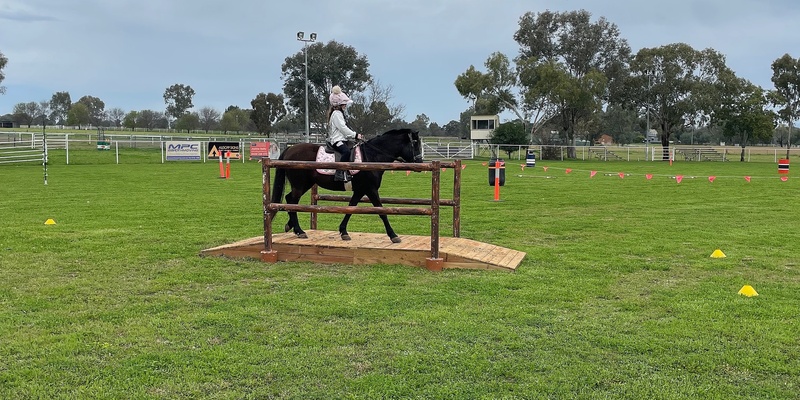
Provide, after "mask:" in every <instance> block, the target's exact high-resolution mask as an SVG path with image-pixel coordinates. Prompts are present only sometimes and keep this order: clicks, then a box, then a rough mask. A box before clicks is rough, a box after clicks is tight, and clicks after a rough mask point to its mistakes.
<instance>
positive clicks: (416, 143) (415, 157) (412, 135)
mask: <svg viewBox="0 0 800 400" xmlns="http://www.w3.org/2000/svg"><path fill="white" fill-rule="evenodd" d="M407 136H408V140H409V141H410V142H411V143H410V144H411V145H410V146H403V150H404V152H405V151H407V152H406V153H405V154H403V155H401V156H400V158H402V159H403V160H404V161H405V162H409V163H412V162H413V163H421V162H422V140H420V139H419V132H417V131H412V130H410V129H408V133H407Z"/></svg>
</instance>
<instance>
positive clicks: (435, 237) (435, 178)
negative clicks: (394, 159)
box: [425, 160, 443, 271]
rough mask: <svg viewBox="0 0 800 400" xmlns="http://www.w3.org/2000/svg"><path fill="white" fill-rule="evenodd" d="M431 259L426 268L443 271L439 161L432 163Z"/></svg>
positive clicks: (427, 261) (428, 260) (426, 260)
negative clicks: (440, 241) (440, 249)
mask: <svg viewBox="0 0 800 400" xmlns="http://www.w3.org/2000/svg"><path fill="white" fill-rule="evenodd" d="M431 164H432V165H431V168H432V171H431V258H428V259H425V268H427V269H428V270H430V271H441V270H442V263H443V260H442V259H441V258H439V182H440V177H441V174H442V172H441V167H440V166H439V161H437V160H434V161H432V162H431Z"/></svg>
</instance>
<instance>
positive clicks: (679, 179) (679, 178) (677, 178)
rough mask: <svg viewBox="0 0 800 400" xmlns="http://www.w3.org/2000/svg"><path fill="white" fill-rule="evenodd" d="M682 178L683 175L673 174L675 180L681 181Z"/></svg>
mask: <svg viewBox="0 0 800 400" xmlns="http://www.w3.org/2000/svg"><path fill="white" fill-rule="evenodd" d="M682 180H683V175H675V181H676V182H678V183H681V181H682Z"/></svg>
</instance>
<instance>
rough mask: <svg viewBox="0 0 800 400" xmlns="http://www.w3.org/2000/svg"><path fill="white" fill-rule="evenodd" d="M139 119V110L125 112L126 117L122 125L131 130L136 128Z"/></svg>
mask: <svg viewBox="0 0 800 400" xmlns="http://www.w3.org/2000/svg"><path fill="white" fill-rule="evenodd" d="M138 119H139V112H138V111H131V112H129V113H127V114H125V118H124V119H123V120H122V126H124V127H125V128H126V129H130V130H131V131H135V130H136V120H138Z"/></svg>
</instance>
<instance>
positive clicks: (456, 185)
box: [453, 159, 461, 237]
mask: <svg viewBox="0 0 800 400" xmlns="http://www.w3.org/2000/svg"><path fill="white" fill-rule="evenodd" d="M453 237H461V160H460V159H459V160H456V164H455V166H454V167H453Z"/></svg>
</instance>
